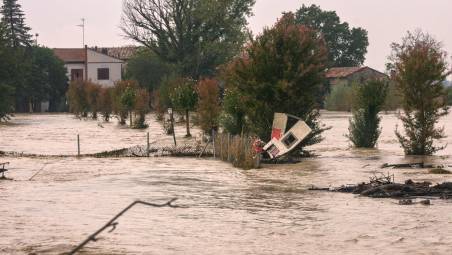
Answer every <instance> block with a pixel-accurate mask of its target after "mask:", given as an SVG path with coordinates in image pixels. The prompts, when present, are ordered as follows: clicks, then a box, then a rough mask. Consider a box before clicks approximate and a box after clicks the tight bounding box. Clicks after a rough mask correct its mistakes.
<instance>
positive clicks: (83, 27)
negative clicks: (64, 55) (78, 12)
mask: <svg viewBox="0 0 452 255" xmlns="http://www.w3.org/2000/svg"><path fill="white" fill-rule="evenodd" d="M77 26H78V27H81V28H82V32H83V41H82V42H83V45H82V46H83V47H82V48H84V47H85V18H82V24H80V25H77Z"/></svg>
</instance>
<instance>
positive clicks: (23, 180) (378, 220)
mask: <svg viewBox="0 0 452 255" xmlns="http://www.w3.org/2000/svg"><path fill="white" fill-rule="evenodd" d="M348 118H349V115H348V114H346V113H323V115H322V119H323V123H325V124H326V125H329V126H332V127H333V128H332V129H331V130H329V131H327V132H326V134H325V137H326V140H325V141H324V142H322V143H321V144H319V145H316V146H314V148H313V149H315V151H316V153H317V154H318V155H319V156H318V157H316V158H312V159H306V160H304V161H303V162H302V163H299V164H295V165H280V166H274V165H272V166H266V167H265V168H263V169H259V170H251V171H242V170H238V169H234V168H232V167H231V166H230V165H229V164H226V163H222V162H219V161H215V160H206V159H191V158H121V159H93V158H83V159H76V158H71V157H69V158H54V157H49V158H42V157H40V158H5V157H3V158H0V161H1V162H3V161H9V162H11V165H10V166H11V171H10V173H9V174H8V176H9V177H11V178H14V181H1V182H0V254H33V253H36V254H60V253H64V252H67V251H69V250H70V249H71V248H73V247H74V246H75V245H76V244H78V243H79V242H81V241H82V240H83V239H84V238H86V237H87V235H89V234H91V233H93V232H94V231H96V230H97V229H98V228H99V227H101V226H102V225H103V224H105V223H106V222H107V221H108V220H109V219H110V218H111V217H112V216H114V215H115V214H116V213H117V212H119V211H120V210H122V209H123V208H124V207H125V206H127V205H128V204H129V203H130V202H132V201H134V200H137V199H140V200H145V201H149V202H156V203H157V202H166V201H167V200H168V199H170V198H174V197H177V198H178V200H177V202H176V204H178V205H182V206H184V208H175V209H173V208H150V207H145V206H137V207H135V208H134V209H133V210H131V211H129V212H127V213H126V214H125V215H124V216H123V217H122V218H120V220H119V225H118V227H117V229H116V230H115V231H114V232H112V233H107V232H105V233H103V234H102V235H101V236H100V239H99V240H98V242H96V243H90V244H89V245H88V246H87V247H86V249H84V251H85V253H84V254H125V253H128V254H338V253H341V254H390V253H393V254H408V253H410V254H450V247H452V213H451V212H452V202H449V201H443V200H434V201H433V202H432V203H433V205H432V206H428V207H425V206H421V205H413V206H399V205H398V204H397V201H396V200H391V199H370V198H363V197H355V196H353V195H350V194H336V193H324V192H310V191H308V190H307V189H308V187H309V186H310V185H311V184H315V185H318V186H329V185H332V186H339V185H342V184H347V183H357V182H360V181H366V180H367V179H368V177H369V176H371V175H373V174H374V173H375V171H377V173H378V172H381V171H384V173H388V171H389V173H390V174H394V175H395V179H396V181H404V180H405V179H409V178H411V179H415V180H428V181H432V182H442V181H447V180H449V181H452V178H451V177H448V176H447V175H430V174H427V171H426V170H418V169H406V170H386V169H385V170H382V169H380V168H379V166H380V165H381V164H383V163H386V162H389V163H398V162H410V161H419V160H421V159H419V158H405V157H404V156H403V151H402V150H401V149H400V148H399V146H398V144H397V141H396V140H395V136H394V129H395V126H396V124H397V119H396V117H395V116H394V115H384V117H383V132H382V137H381V141H380V143H379V149H378V150H354V149H350V148H349V144H348V143H347V139H346V138H345V137H344V134H345V133H346V132H347V127H348ZM150 120H151V126H150V128H149V130H144V131H137V130H130V129H122V128H119V127H118V126H117V125H116V124H114V123H113V124H102V126H103V128H102V127H100V126H98V125H97V123H96V122H94V121H80V120H77V119H74V118H73V117H71V116H70V115H18V116H17V117H16V118H15V119H14V121H13V122H14V123H13V124H8V125H6V126H0V150H3V151H19V152H27V153H38V154H48V155H57V154H66V155H71V154H74V153H75V148H76V146H75V135H76V134H77V133H79V134H80V136H81V139H82V150H83V152H85V153H88V152H89V153H92V152H99V151H103V150H109V149H114V148H121V147H128V146H133V145H138V144H144V142H145V137H146V132H148V131H149V132H150V133H151V141H155V142H158V143H159V144H162V143H163V144H170V143H171V137H167V136H165V135H163V132H162V129H161V127H160V125H159V124H157V123H155V121H153V119H150ZM448 123H452V117H451V116H448V117H447V119H444V120H442V123H441V124H442V125H446V124H448ZM446 132H447V134H449V136H450V137H449V138H448V139H446V140H445V141H444V143H449V144H452V140H451V138H452V127H451V126H450V124H449V125H446ZM177 133H178V134H180V135H183V126H180V127H179V128H178V129H177ZM180 139H182V138H179V140H180ZM451 152H452V150H451V148H450V147H449V148H447V149H446V150H444V151H442V152H441V153H439V154H438V156H435V157H428V158H424V160H425V161H428V162H434V163H442V164H444V163H446V164H449V165H452V159H451V158H450V156H449V155H451V154H452V153H451ZM37 171H40V172H39V174H38V175H36V176H35V177H34V178H33V180H32V181H29V179H30V177H32V176H33V175H34V174H35V173H36V172H37Z"/></svg>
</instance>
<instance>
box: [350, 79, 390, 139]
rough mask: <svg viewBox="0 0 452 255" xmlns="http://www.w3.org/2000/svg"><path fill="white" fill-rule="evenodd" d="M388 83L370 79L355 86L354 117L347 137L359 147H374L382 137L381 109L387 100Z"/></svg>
mask: <svg viewBox="0 0 452 255" xmlns="http://www.w3.org/2000/svg"><path fill="white" fill-rule="evenodd" d="M387 93H388V85H387V83H385V82H382V81H369V82H367V83H365V84H362V85H360V86H357V87H355V91H354V100H353V101H354V103H353V117H352V119H351V120H350V127H349V134H348V135H347V137H348V138H349V139H350V141H351V142H352V143H353V145H354V146H355V147H358V148H374V147H375V145H376V144H377V141H378V138H379V137H380V133H381V129H380V121H381V117H379V116H378V113H379V112H380V111H381V109H382V107H383V104H384V103H385V101H386V95H387Z"/></svg>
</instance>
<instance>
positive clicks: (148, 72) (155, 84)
mask: <svg viewBox="0 0 452 255" xmlns="http://www.w3.org/2000/svg"><path fill="white" fill-rule="evenodd" d="M173 69H174V68H173V67H172V66H171V65H169V64H167V63H165V62H164V61H162V60H161V59H160V57H158V56H157V55H156V54H155V53H153V52H152V51H150V50H149V49H146V48H143V49H140V50H139V51H138V52H137V53H136V54H135V55H134V56H133V57H132V58H131V59H130V60H129V61H128V62H127V69H126V78H127V79H133V80H136V81H138V83H139V84H140V85H141V86H143V87H144V88H146V89H147V90H148V91H149V92H151V91H154V90H156V89H158V88H159V87H160V84H161V83H162V80H163V79H164V78H165V77H167V76H169V75H171V74H172V72H173Z"/></svg>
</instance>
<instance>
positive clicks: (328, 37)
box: [295, 4, 369, 67]
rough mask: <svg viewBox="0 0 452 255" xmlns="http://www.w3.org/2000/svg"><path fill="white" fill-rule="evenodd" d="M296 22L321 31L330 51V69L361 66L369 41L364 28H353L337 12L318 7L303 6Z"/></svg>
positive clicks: (298, 11)
mask: <svg viewBox="0 0 452 255" xmlns="http://www.w3.org/2000/svg"><path fill="white" fill-rule="evenodd" d="M295 17H296V22H297V23H299V24H303V25H306V26H308V27H310V28H312V29H315V30H317V31H319V32H320V33H321V34H322V35H323V37H324V39H325V41H326V43H327V45H328V50H329V55H328V60H329V63H328V65H329V67H348V66H361V65H362V64H363V63H364V61H365V59H366V58H365V56H366V53H367V47H368V46H369V40H368V37H367V31H366V30H365V29H363V28H351V27H350V25H349V24H348V23H347V22H341V19H340V18H339V16H338V15H337V13H336V12H335V11H324V10H322V9H321V8H320V6H318V5H311V6H306V5H304V4H303V5H302V7H301V8H300V9H298V10H297V11H296V13H295Z"/></svg>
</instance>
